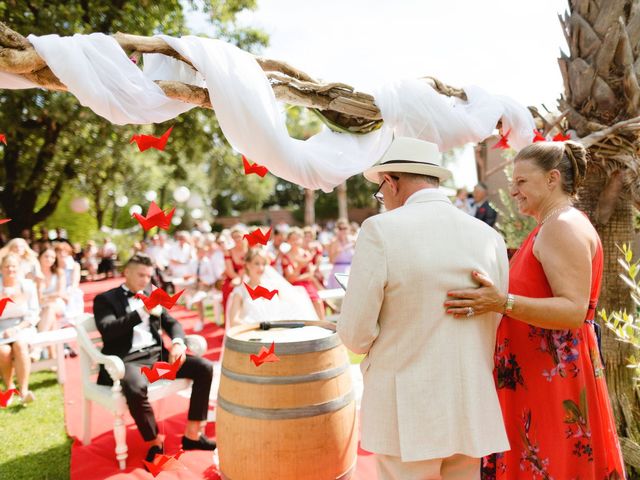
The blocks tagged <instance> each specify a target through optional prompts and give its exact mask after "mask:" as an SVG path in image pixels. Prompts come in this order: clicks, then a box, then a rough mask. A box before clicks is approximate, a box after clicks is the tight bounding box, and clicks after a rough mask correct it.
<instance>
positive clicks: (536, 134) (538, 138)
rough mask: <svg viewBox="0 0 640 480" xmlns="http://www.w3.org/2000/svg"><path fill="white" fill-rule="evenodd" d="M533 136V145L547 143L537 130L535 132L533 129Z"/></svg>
mask: <svg viewBox="0 0 640 480" xmlns="http://www.w3.org/2000/svg"><path fill="white" fill-rule="evenodd" d="M533 135H534V136H533V143H536V142H546V141H547V138H546V137H545V136H544V135H542V133H541V132H539V131H538V130H536V129H535V128H534V129H533Z"/></svg>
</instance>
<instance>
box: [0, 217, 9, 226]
mask: <svg viewBox="0 0 640 480" xmlns="http://www.w3.org/2000/svg"><path fill="white" fill-rule="evenodd" d="M10 221H11V219H10V218H3V219H1V220H0V225H2V224H3V223H7V222H10Z"/></svg>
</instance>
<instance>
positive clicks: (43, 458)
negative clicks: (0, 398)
mask: <svg viewBox="0 0 640 480" xmlns="http://www.w3.org/2000/svg"><path fill="white" fill-rule="evenodd" d="M5 388H6V387H5V386H4V385H3V386H2V389H3V390H4V389H5ZM30 388H31V390H33V392H34V393H35V395H36V400H35V402H33V403H31V404H29V405H27V406H22V405H21V404H20V401H19V397H17V396H16V397H14V400H13V404H12V405H10V406H9V407H7V408H0V445H2V446H1V447H0V479H2V480H35V479H38V480H46V479H49V480H66V479H68V478H69V465H70V459H71V444H72V443H73V442H72V440H71V439H70V438H69V437H67V434H66V431H65V428H64V399H63V395H62V386H61V385H58V381H57V379H56V374H55V373H54V372H49V371H47V372H36V373H34V374H32V375H31V381H30Z"/></svg>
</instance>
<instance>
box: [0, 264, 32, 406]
mask: <svg viewBox="0 0 640 480" xmlns="http://www.w3.org/2000/svg"><path fill="white" fill-rule="evenodd" d="M0 268H1V270H2V283H1V284H0V298H5V297H9V298H11V300H13V303H11V302H8V303H7V304H6V306H5V309H4V311H3V312H2V315H0V372H1V373H2V380H3V382H4V385H5V387H6V388H7V389H10V388H15V384H14V383H13V369H14V367H15V370H16V376H17V378H18V390H20V397H21V399H22V402H23V403H29V402H32V401H33V400H34V399H35V396H34V394H33V392H31V391H30V390H29V373H30V372H31V360H30V359H29V343H28V342H29V339H30V337H32V336H33V335H34V334H35V333H36V329H35V326H36V325H37V323H38V320H39V316H38V314H39V312H40V306H39V305H38V293H37V291H36V286H35V284H34V283H33V282H32V281H31V280H28V279H25V278H23V277H22V276H21V274H20V258H19V257H18V256H17V255H15V254H12V253H10V254H8V255H6V256H4V257H3V258H2V260H1V261H0Z"/></svg>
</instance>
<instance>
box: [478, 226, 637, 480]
mask: <svg viewBox="0 0 640 480" xmlns="http://www.w3.org/2000/svg"><path fill="white" fill-rule="evenodd" d="M539 228H540V227H538V228H536V229H535V230H534V231H533V232H531V234H530V235H529V237H528V238H527V239H526V240H525V242H524V243H523V244H522V247H521V248H520V250H519V251H518V253H517V254H516V255H515V256H514V258H513V259H512V262H511V267H510V275H509V277H510V281H509V291H510V292H511V293H513V294H515V295H523V296H527V297H533V298H547V297H552V296H553V293H552V291H551V287H550V286H549V283H548V281H547V279H546V276H545V274H544V270H543V268H542V265H541V264H540V262H539V261H538V260H537V259H536V258H535V256H534V254H533V244H534V242H535V238H536V235H537V233H538V230H539ZM602 262H603V255H602V248H601V246H599V248H598V251H597V254H596V256H595V258H594V260H593V262H592V272H593V274H592V285H591V305H595V304H596V302H597V298H598V295H599V293H600V284H601V278H602ZM594 314H595V308H590V309H589V312H588V314H587V318H586V319H585V322H584V323H583V325H582V326H581V327H580V328H577V329H574V330H550V329H544V328H538V327H533V326H530V325H528V324H525V323H523V322H519V321H517V320H514V319H512V318H509V317H507V316H505V317H503V319H502V322H501V323H500V327H499V329H498V335H497V341H496V354H495V370H494V374H495V380H496V387H497V390H498V396H499V398H500V404H501V407H502V413H503V417H504V421H505V426H506V429H507V434H508V436H509V443H510V445H511V450H509V451H508V452H502V453H498V454H496V455H492V456H489V457H486V458H484V459H483V461H482V478H483V479H485V480H494V479H498V480H529V479H531V480H618V479H619V480H622V479H624V478H625V477H624V467H623V462H622V456H621V453H620V445H619V443H618V437H617V434H616V430H615V422H614V418H613V413H612V410H611V405H610V402H609V396H608V392H607V386H606V383H605V379H604V369H603V367H602V362H601V360H600V354H599V349H598V345H597V340H596V335H595V330H594V324H593V318H594Z"/></svg>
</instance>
